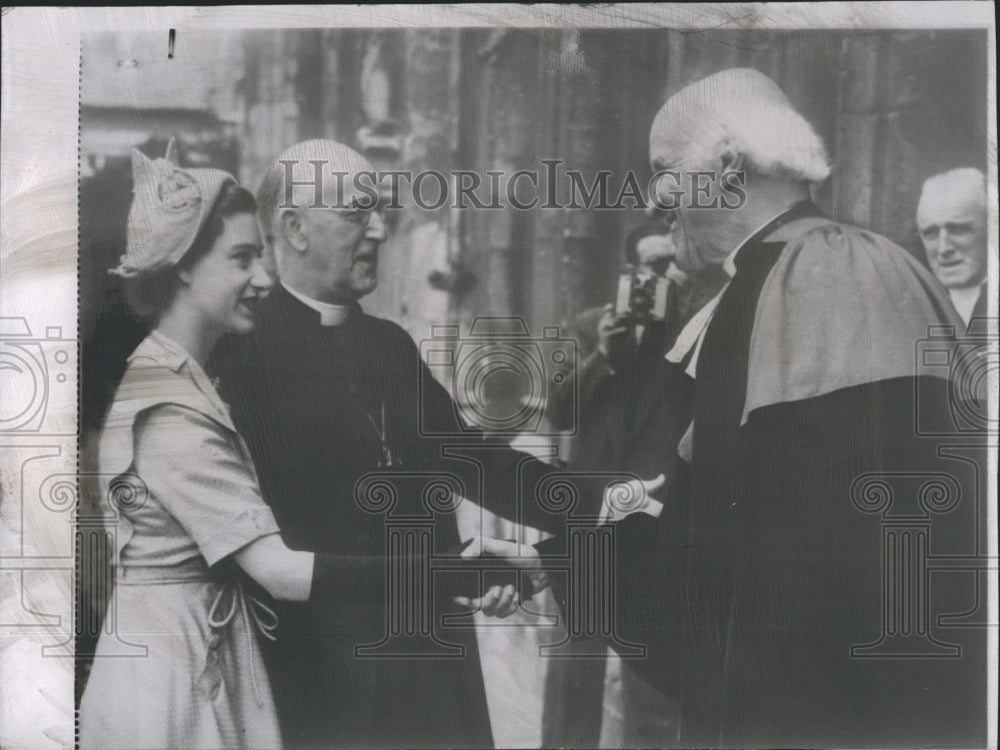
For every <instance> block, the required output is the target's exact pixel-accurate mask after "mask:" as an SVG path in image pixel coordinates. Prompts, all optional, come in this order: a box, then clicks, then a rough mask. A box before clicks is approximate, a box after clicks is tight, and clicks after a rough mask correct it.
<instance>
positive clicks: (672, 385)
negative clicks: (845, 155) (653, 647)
mask: <svg viewBox="0 0 1000 750" xmlns="http://www.w3.org/2000/svg"><path fill="white" fill-rule="evenodd" d="M671 229H672V226H671V223H670V221H669V220H668V218H667V217H665V216H664V215H663V214H662V213H652V214H651V215H650V216H648V217H647V218H646V220H645V221H644V222H643V223H642V224H641V225H640V226H638V227H637V228H635V229H633V230H632V231H631V232H630V233H629V235H628V237H627V239H626V241H625V248H624V255H625V260H626V263H627V265H626V270H625V272H624V273H622V275H621V276H620V278H619V284H618V295H617V301H616V302H615V303H609V304H607V305H605V306H604V307H603V308H592V309H590V310H586V311H584V312H583V313H581V314H580V315H579V316H578V317H577V319H576V321H575V323H574V328H575V329H577V330H575V331H574V333H575V334H576V338H578V340H579V341H580V350H581V355H583V354H584V353H585V352H586V351H587V349H588V348H592V349H593V351H592V352H591V353H590V354H589V355H587V356H585V357H583V358H582V359H581V362H580V364H579V366H578V369H577V370H576V371H575V372H574V373H572V374H571V376H570V378H569V379H567V381H565V382H564V383H563V385H562V386H561V387H560V388H558V389H556V390H554V391H553V392H552V393H551V394H550V399H549V408H548V416H549V419H550V420H551V421H552V424H553V426H554V427H556V428H560V427H563V426H565V427H567V428H568V427H570V426H571V425H572V424H573V422H574V416H576V420H575V421H576V424H577V428H578V433H577V435H576V437H575V438H574V439H573V442H572V444H571V448H570V456H569V468H570V470H579V471H609V472H629V473H632V474H635V475H637V476H640V477H656V476H657V475H664V476H665V478H666V480H667V484H668V486H669V482H670V479H671V474H672V471H673V467H674V466H675V462H674V456H675V454H676V453H677V445H678V442H679V441H680V438H681V436H682V435H683V433H684V430H685V429H686V428H687V426H688V424H689V423H690V421H691V390H692V381H691V379H690V378H688V376H687V375H685V374H684V373H683V371H682V370H681V369H680V368H676V367H673V366H671V365H670V364H669V363H668V362H666V361H665V359H664V355H665V354H666V352H667V351H668V350H669V349H670V347H671V346H672V344H673V341H674V339H675V338H676V337H677V333H678V332H679V331H680V329H681V328H682V327H683V325H684V324H685V322H686V321H687V320H688V319H689V318H690V317H691V315H693V314H694V312H696V311H697V310H698V309H699V308H700V307H701V306H702V305H703V304H704V303H705V302H706V301H707V300H708V299H709V298H710V297H711V294H712V290H711V286H712V281H713V279H714V277H713V276H708V277H706V278H701V277H700V276H699V277H698V278H694V277H689V276H688V275H687V274H685V273H684V272H683V271H681V270H680V269H678V268H677V266H676V265H675V263H674V257H675V255H676V252H677V248H676V247H675V245H674V236H673V233H672V231H671ZM716 286H718V285H717V284H716ZM595 321H596V322H595ZM595 334H596V338H595ZM588 343H590V347H588V346H587V344H588ZM574 379H575V381H576V382H575V383H574V382H573V380H574ZM575 392H578V393H579V404H578V411H577V413H576V415H574V409H576V408H577V403H576V400H575V399H574V393H575ZM581 500H582V501H583V502H586V499H585V498H581ZM590 500H591V501H592V503H593V507H591V508H587V509H583V510H584V512H585V513H591V514H593V515H595V516H596V515H597V514H598V513H599V512H600V507H599V505H598V503H599V502H600V498H599V497H593V498H591V499H590ZM594 646H595V649H597V650H598V652H600V651H603V650H604V649H605V648H606V647H605V645H604V643H603V642H600V643H596V642H595V644H594ZM602 703H603V704H605V706H606V708H605V710H604V711H602ZM602 714H603V716H602ZM616 714H617V715H616ZM602 725H603V726H602ZM542 732H543V738H542V739H543V743H542V744H543V746H544V747H598V746H600V747H612V746H614V747H617V746H623V747H664V746H669V745H671V744H673V743H674V742H675V741H676V732H677V721H676V710H675V709H674V706H673V704H672V702H671V701H670V700H669V699H668V698H667V697H665V696H663V695H662V694H660V693H658V692H657V691H656V690H654V689H653V688H652V687H650V686H649V685H648V684H647V683H646V682H645V681H644V680H642V679H641V678H640V677H639V676H638V675H636V674H635V672H633V671H632V670H631V668H629V667H628V666H627V664H625V663H623V662H621V661H620V660H619V659H618V657H617V656H616V655H615V654H614V652H611V654H610V655H609V659H608V660H605V659H600V658H597V659H594V658H590V659H580V660H571V659H567V660H558V661H553V662H552V664H550V666H549V671H548V675H547V681H546V695H545V710H544V714H543V728H542Z"/></svg>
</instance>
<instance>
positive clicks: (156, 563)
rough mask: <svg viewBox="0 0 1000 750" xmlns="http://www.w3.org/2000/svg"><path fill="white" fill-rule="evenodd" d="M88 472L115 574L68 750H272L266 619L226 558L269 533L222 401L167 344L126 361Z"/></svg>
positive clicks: (157, 343) (263, 607)
mask: <svg viewBox="0 0 1000 750" xmlns="http://www.w3.org/2000/svg"><path fill="white" fill-rule="evenodd" d="M99 463H100V469H101V475H102V489H103V491H104V494H105V499H106V501H105V503H104V507H105V509H106V512H107V514H108V518H109V528H111V529H113V531H114V534H115V537H116V544H115V569H116V570H115V572H116V577H115V589H114V594H113V596H112V601H111V603H110V605H109V607H108V612H107V615H106V627H105V628H104V632H103V633H102V635H101V638H100V641H99V643H98V647H97V653H96V656H95V659H94V663H93V667H92V669H91V674H90V678H89V680H88V683H87V686H86V689H85V691H84V695H83V699H82V701H81V706H80V746H81V747H82V748H85V749H86V748H107V749H110V748H130V749H132V748H135V749H137V750H138V749H139V748H158V749H162V748H175V747H176V748H189V747H190V748H277V747H280V746H281V737H280V734H279V730H278V722H277V715H276V712H275V707H274V702H273V699H272V695H271V689H270V683H269V681H268V677H267V672H266V669H265V666H264V662H263V660H262V657H261V652H260V645H259V642H258V638H260V637H274V634H273V631H274V629H275V627H276V620H275V618H274V615H273V612H272V611H271V609H270V608H269V607H268V606H267V604H266V602H264V601H262V600H260V599H258V598H257V597H255V596H253V595H252V594H251V592H250V589H249V587H247V586H246V579H245V578H244V577H243V574H242V573H241V572H240V571H239V570H238V569H237V567H236V566H235V564H234V563H233V562H232V561H231V560H230V559H229V556H230V555H232V553H234V552H236V551H237V550H239V549H240V548H242V547H244V546H246V545H247V544H249V543H250V542H253V541H254V540H256V539H258V538H260V537H262V536H266V535H268V534H274V533H277V531H278V527H277V524H276V523H275V520H274V516H273V515H272V513H271V511H270V509H269V508H268V507H267V505H266V504H265V503H264V502H263V500H262V499H261V496H260V492H259V489H258V484H257V477H256V474H255V472H254V468H253V463H252V461H251V459H250V456H249V453H248V452H247V449H246V446H245V445H244V443H243V441H242V439H241V438H240V436H239V435H238V433H237V432H236V430H235V429H234V428H233V426H232V422H231V421H230V419H229V415H228V412H227V409H226V407H225V404H223V403H222V401H221V400H220V399H219V397H218V395H217V394H216V393H215V390H214V389H213V388H212V386H211V383H210V381H209V380H208V378H207V377H206V376H205V374H204V372H202V371H201V368H200V367H199V366H198V364H197V363H196V362H195V361H194V360H193V359H192V358H190V357H189V356H188V355H187V354H186V353H185V352H184V351H183V349H181V348H180V347H179V346H177V345H176V344H174V343H173V342H171V341H170V340H169V339H166V338H165V337H163V336H161V335H159V334H156V333H154V334H152V335H151V336H150V337H148V338H147V339H146V340H145V341H143V342H142V344H140V345H139V347H138V348H137V349H136V351H135V352H134V353H133V355H132V357H131V358H130V364H129V368H128V370H127V371H126V374H125V377H124V378H123V380H122V383H121V385H120V386H119V389H118V391H117V393H116V397H115V403H114V405H113V406H112V409H111V411H110V412H109V415H108V418H107V420H106V423H105V428H104V432H103V433H102V437H101V447H100V457H99ZM109 625H110V626H111V627H110V628H109V627H108V626H109ZM109 630H111V631H113V632H109Z"/></svg>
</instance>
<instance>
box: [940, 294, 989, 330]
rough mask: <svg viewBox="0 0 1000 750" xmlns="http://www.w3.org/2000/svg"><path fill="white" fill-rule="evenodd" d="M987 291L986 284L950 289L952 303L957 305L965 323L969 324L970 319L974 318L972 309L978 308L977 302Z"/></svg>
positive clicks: (957, 309)
mask: <svg viewBox="0 0 1000 750" xmlns="http://www.w3.org/2000/svg"><path fill="white" fill-rule="evenodd" d="M985 293H986V289H985V287H984V284H977V285H976V286H967V287H964V288H961V289H954V288H953V289H949V290H948V296H949V297H951V303H952V304H953V305H954V306H955V310H956V311H957V312H958V314H959V315H960V316H962V320H963V321H964V322H965V325H969V320H970V319H971V318H972V311H973V310H975V309H976V303H977V302H978V301H979V295H980V294H985Z"/></svg>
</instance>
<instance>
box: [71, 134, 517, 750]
mask: <svg viewBox="0 0 1000 750" xmlns="http://www.w3.org/2000/svg"><path fill="white" fill-rule="evenodd" d="M168 151H169V149H168ZM132 166H133V180H134V199H133V203H132V208H131V210H130V212H129V220H128V248H127V252H126V255H125V256H123V257H122V259H121V263H120V265H119V266H118V267H117V268H116V269H113V271H112V273H115V274H117V275H119V276H122V277H124V278H125V279H127V281H128V293H129V299H130V303H131V304H132V306H133V308H134V309H135V310H136V312H137V313H139V314H142V315H145V316H148V317H150V318H151V320H152V324H153V328H152V332H151V333H150V335H149V336H148V337H147V338H146V339H145V340H144V341H143V342H142V343H141V344H139V346H138V347H137V348H136V350H135V351H134V352H133V353H132V355H131V356H130V358H129V366H128V369H127V370H126V372H125V375H124V377H123V379H122V382H121V384H120V385H119V387H118V390H117V392H116V394H115V400H114V403H113V404H112V406H111V409H110V410H109V413H108V415H107V418H106V420H105V425H104V431H103V432H102V435H101V442H100V452H99V456H98V462H99V465H100V471H101V476H102V490H104V497H105V498H107V500H106V502H107V503H108V504H110V507H111V510H112V512H113V513H114V514H115V516H116V520H117V529H118V531H117V548H116V549H115V550H114V552H115V561H114V562H115V571H116V581H115V592H114V595H113V597H112V603H111V605H110V607H113V608H114V610H115V619H114V620H113V622H115V623H116V629H115V632H113V633H108V632H107V629H105V632H104V633H103V634H102V636H101V639H100V641H99V643H98V647H97V653H96V657H95V659H94V663H93V667H92V670H91V674H90V678H89V681H88V683H87V687H86V690H85V691H84V695H83V698H82V701H81V705H80V746H81V747H82V748H84V749H85V750H87V749H89V748H101V749H102V750H110V749H111V748H128V749H129V750H139V749H140V748H157V749H158V750H162V749H163V748H199V749H200V750H208V749H209V748H276V747H280V746H281V736H280V733H279V729H278V722H277V717H276V713H275V707H274V702H273V699H272V694H271V688H270V683H269V681H268V678H267V674H266V671H265V666H264V662H263V660H262V657H261V652H260V646H259V643H258V637H265V638H269V639H274V638H275V631H276V630H277V626H278V623H277V618H276V617H275V615H274V612H273V611H272V610H271V608H270V607H268V606H267V604H266V603H265V602H264V601H263V600H262V598H259V597H257V596H254V595H253V593H252V587H254V584H251V582H250V581H249V580H248V576H249V579H253V581H254V582H256V584H259V585H260V586H261V587H263V589H265V590H266V591H267V593H268V594H270V595H271V596H272V597H274V598H276V599H286V600H293V601H301V600H306V599H308V598H310V596H321V597H324V598H330V599H334V600H338V601H342V602H350V601H361V600H363V599H366V598H370V597H372V596H376V595H380V594H379V593H378V592H379V591H380V588H379V583H380V582H381V580H382V578H383V576H384V575H385V560H384V559H378V558H371V557H368V558H352V557H345V556H332V555H314V554H313V553H311V552H300V551H293V550H290V549H288V548H287V547H286V546H285V544H284V542H282V540H281V537H280V536H279V535H278V526H277V524H276V522H275V519H274V516H273V515H272V513H271V511H270V509H269V508H268V507H267V505H266V504H265V503H264V501H263V500H262V498H261V496H260V491H259V488H258V484H257V477H256V474H255V472H254V467H253V462H252V460H251V458H250V454H249V453H248V451H247V448H246V445H245V444H244V442H243V440H242V438H241V437H240V436H239V434H238V433H237V432H236V429H235V427H234V426H233V424H232V422H231V420H230V417H229V413H228V409H227V406H226V405H225V403H223V402H222V401H221V399H220V398H219V396H218V394H217V393H216V391H215V389H214V387H213V385H212V383H211V381H210V379H209V378H208V376H207V375H206V374H205V371H204V366H205V362H206V361H207V360H208V357H209V355H210V354H211V352H212V349H213V347H214V346H215V343H216V342H217V341H218V339H219V337H220V336H222V335H223V334H227V333H237V334H239V333H248V332H249V331H250V330H252V328H253V324H254V308H255V305H256V302H257V300H258V299H260V298H261V296H262V295H264V294H265V293H266V292H267V290H268V289H269V287H270V286H271V280H270V278H269V277H268V275H267V274H266V273H265V271H264V268H263V266H262V265H261V260H260V253H261V241H260V236H259V234H258V230H257V222H256V216H255V210H256V205H255V201H254V199H253V196H252V195H251V194H250V193H249V192H248V191H246V190H245V189H243V188H240V187H238V186H237V184H236V181H235V180H234V179H233V177H232V176H231V175H229V174H227V173H225V172H221V171H219V170H212V169H187V170H182V169H179V168H178V167H177V166H176V165H174V164H173V163H172V162H171V161H170V159H169V158H165V159H155V160H149V159H147V158H146V157H145V156H143V155H142V154H140V153H139V152H138V151H133V163H132ZM507 588H508V589H510V590H507V589H504V590H502V591H501V590H496V591H493V590H491V591H490V592H488V593H487V595H486V596H485V597H483V599H482V600H476V601H475V602H473V601H471V600H469V603H470V604H473V605H474V606H475V605H479V606H482V607H483V608H484V610H485V609H490V610H494V609H497V610H500V609H505V611H504V612H502V613H500V614H509V612H510V611H513V609H511V608H510V606H511V605H513V606H514V607H516V596H515V595H514V591H513V589H512V588H511V587H507ZM454 593H455V594H456V595H457V594H458V593H468V592H457V591H456V592H454ZM264 598H266V597H264ZM501 603H502V605H503V606H502V607H501V606H500V604H501ZM123 641H124V642H126V643H131V644H135V645H139V646H141V647H144V648H145V650H146V655H145V656H144V657H143V656H139V657H133V658H116V648H115V647H116V645H118V644H119V643H120V642H123Z"/></svg>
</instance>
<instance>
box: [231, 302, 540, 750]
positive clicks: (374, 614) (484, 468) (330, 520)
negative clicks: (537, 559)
mask: <svg viewBox="0 0 1000 750" xmlns="http://www.w3.org/2000/svg"><path fill="white" fill-rule="evenodd" d="M212 370H213V372H215V373H216V374H218V375H219V376H220V377H221V381H222V391H223V395H224V398H225V399H226V400H227V401H228V402H229V404H230V406H231V409H232V414H233V421H234V422H235V424H236V426H237V428H238V429H239V431H240V433H241V434H242V435H243V436H244V437H245V439H246V441H247V444H248V446H249V447H250V450H251V453H252V454H253V458H254V462H255V464H256V468H257V473H258V475H259V479H260V484H261V489H262V492H263V495H264V499H265V500H266V501H267V502H268V504H269V505H270V506H271V507H272V509H273V510H274V513H275V516H276V517H277V520H278V524H279V526H280V527H281V534H282V538H283V539H284V540H285V542H286V544H288V546H289V547H291V548H293V549H302V550H310V551H315V552H324V553H331V554H341V555H358V556H361V557H377V556H381V555H384V554H385V552H386V538H387V526H388V524H389V522H390V521H393V520H395V521H399V519H400V518H401V517H402V516H404V515H406V514H410V515H412V516H414V517H415V518H417V519H418V521H419V523H424V522H426V521H427V517H428V510H427V506H426V505H425V504H424V501H423V495H424V489H425V488H427V483H428V481H430V478H432V477H434V476H444V475H449V474H451V475H454V476H456V477H458V478H459V479H460V480H461V481H462V482H463V483H464V487H465V489H466V490H467V491H468V494H469V495H470V496H471V497H472V498H473V499H475V500H480V501H487V502H489V503H490V505H489V506H488V507H489V508H490V509H491V510H494V511H495V512H498V513H499V514H500V515H503V516H505V517H508V518H517V509H516V503H517V490H516V487H517V482H518V481H519V480H518V471H519V468H518V467H519V466H520V472H521V475H522V476H524V477H527V479H526V481H528V482H529V484H530V482H531V481H535V479H533V478H538V477H541V476H542V475H544V473H545V472H546V471H548V469H547V467H546V466H545V465H544V464H542V463H541V462H539V461H537V460H534V459H530V458H529V457H528V456H526V455H525V454H522V453H519V452H517V451H513V450H511V449H509V448H507V447H505V446H502V445H500V446H492V447H491V448H490V449H486V445H487V443H484V442H483V441H482V439H481V436H473V437H471V438H469V437H466V438H463V439H460V440H456V439H451V440H449V441H442V440H441V439H438V438H437V437H435V435H440V434H443V433H446V432H451V433H455V432H456V430H457V422H456V419H457V417H456V414H455V411H454V408H453V404H452V401H451V398H450V396H449V395H448V393H447V392H446V391H445V390H444V389H443V388H442V387H441V386H440V385H438V384H437V383H436V382H435V381H434V380H433V379H432V377H431V376H430V373H429V371H428V370H427V369H426V368H425V367H424V365H423V364H422V362H421V360H420V356H419V353H418V350H417V347H416V346H415V345H414V343H413V342H412V340H411V339H410V338H409V336H408V335H407V334H406V332H405V331H403V329H402V328H400V327H399V326H397V325H395V324H394V323H391V322H389V321H385V320H381V319H378V318H375V317H372V316H369V315H366V314H365V313H364V312H363V311H362V310H361V308H360V307H359V306H357V305H355V306H352V307H351V308H350V311H349V314H348V316H347V319H346V321H344V322H343V323H342V324H340V325H337V326H326V327H324V326H321V325H320V316H319V314H318V313H317V312H315V311H314V310H312V309H311V308H309V307H308V306H306V305H304V304H302V303H301V302H300V301H298V300H297V299H295V298H294V297H293V296H292V295H291V294H289V293H288V292H287V291H286V290H285V289H284V288H283V287H281V286H280V285H279V286H276V288H275V289H274V290H273V291H272V292H271V294H270V295H269V297H268V298H267V299H266V300H264V301H263V302H262V303H261V305H260V307H259V309H258V315H257V326H256V329H255V331H254V332H253V333H252V334H250V335H249V336H244V337H232V338H230V339H227V340H225V341H223V342H222V343H220V345H219V347H218V348H217V351H216V355H215V357H214V358H213V362H212ZM421 381H423V386H424V387H423V388H421ZM443 442H449V444H452V445H454V444H455V443H456V442H458V443H463V444H466V445H469V444H472V445H474V446H475V449H474V450H472V451H471V452H470V453H469V454H468V455H469V456H471V457H472V458H473V461H476V462H478V465H479V466H480V467H481V473H480V470H479V469H477V468H476V465H475V464H474V463H472V462H466V461H460V460H452V459H446V458H443V457H442V455H441V447H442V444H443ZM372 473H379V474H384V475H387V476H388V475H397V476H398V477H399V479H398V481H397V480H395V479H393V478H392V476H389V480H388V485H391V486H392V488H393V489H389V490H386V489H385V487H386V484H384V483H383V484H382V485H381V487H382V489H380V488H379V485H378V484H374V485H373V484H367V485H366V484H362V485H359V480H362V478H363V477H365V476H366V475H370V474H372ZM421 473H424V474H425V475H426V476H424V475H422V474H421ZM480 479H482V482H483V485H482V486H484V487H485V490H484V492H483V497H477V494H478V488H479V486H480V484H479V482H480ZM385 492H389V493H392V492H395V494H396V495H397V498H396V504H395V505H394V506H393V507H392V508H391V518H390V517H389V516H387V513H389V512H390V509H382V508H380V507H375V506H377V505H378V502H379V500H380V499H382V500H384V499H385V498H387V497H388V495H387V494H385ZM366 494H367V495H368V496H369V499H370V500H372V501H373V503H374V505H373V506H369V507H368V508H367V509H365V508H362V507H361V505H360V504H359V500H361V499H362V498H363V496H365V495H366ZM522 513H523V515H522V516H521V520H524V521H526V522H528V523H529V524H530V525H533V526H543V527H545V526H548V527H549V528H552V526H553V524H554V523H555V522H556V519H555V518H554V517H546V516H545V514H540V513H534V514H533V506H532V507H528V508H525V509H524V510H523V511H522ZM404 521H405V519H404ZM419 523H418V525H419ZM404 525H406V524H405V523H404ZM432 525H433V531H432V532H431V534H432V536H431V538H432V539H433V547H434V550H435V551H436V552H438V553H440V552H444V551H448V550H452V549H453V548H454V547H455V546H456V545H457V544H458V543H459V542H460V540H459V538H458V530H457V526H456V523H455V518H454V514H453V513H448V512H435V513H433V520H432ZM434 575H439V573H435V574H434ZM447 575H464V574H461V573H459V574H455V573H450V574H447ZM385 595H386V594H385V591H384V590H382V589H379V588H378V587H375V589H373V591H372V592H371V597H370V599H369V600H368V601H366V602H364V603H360V604H355V605H338V604H336V603H331V602H324V601H309V602H306V603H287V602H282V603H279V617H280V626H279V634H278V641H277V644H276V645H275V646H274V647H273V648H272V649H270V653H269V657H270V658H269V668H270V674H271V679H272V683H273V685H274V688H275V699H276V702H277V703H278V710H279V717H280V719H281V725H282V732H283V735H284V738H285V742H286V745H287V746H289V747H293V748H297V747H314V746H315V747H347V746H350V747H386V746H405V747H413V746H425V747H491V746H492V744H493V740H492V732H491V728H490V720H489V714H488V711H487V704H486V695H485V692H484V687H483V676H482V674H481V669H480V663H479V656H478V650H477V645H476V637H475V632H474V630H472V629H471V628H469V629H465V630H460V629H455V628H453V627H448V628H447V629H446V630H443V631H442V630H441V628H440V616H441V615H442V614H445V613H446V612H448V611H449V607H450V605H449V603H448V601H447V600H446V598H444V597H442V596H437V597H436V599H435V601H434V609H433V613H432V617H431V619H432V621H433V622H434V623H435V625H434V627H435V632H436V634H437V635H438V637H439V638H440V640H442V641H443V642H446V643H447V644H451V645H455V644H460V645H462V646H464V648H465V654H464V656H462V657H461V658H444V657H443V656H442V655H441V654H439V653H437V652H436V651H435V647H434V646H433V643H432V642H431V641H430V639H427V638H420V637H418V638H416V639H410V640H408V641H407V642H406V643H405V644H400V643H396V645H394V646H391V647H390V648H397V649H401V650H402V652H403V653H404V655H405V657H406V658H378V659H373V658H358V656H357V655H356V653H355V647H356V646H364V645H366V644H373V643H378V642H380V641H381V640H382V639H383V638H384V637H385V635H386V633H387V629H388V628H389V623H388V622H387V617H388V615H387V605H386V602H385ZM417 596H418V597H419V596H421V595H420V594H419V593H418V594H417ZM450 609H451V610H454V607H453V606H451V607H450ZM402 624H403V627H404V628H405V627H406V623H405V622H404V623H402ZM417 627H418V628H419V623H418V624H417ZM385 653H386V652H385V651H383V652H381V653H380V655H381V656H384V655H385ZM421 655H422V656H421Z"/></svg>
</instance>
